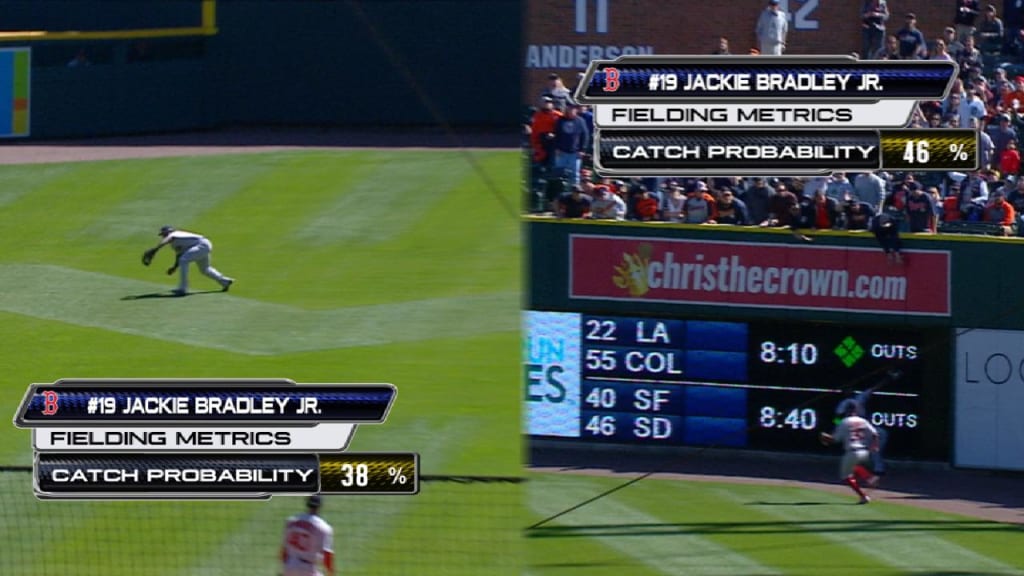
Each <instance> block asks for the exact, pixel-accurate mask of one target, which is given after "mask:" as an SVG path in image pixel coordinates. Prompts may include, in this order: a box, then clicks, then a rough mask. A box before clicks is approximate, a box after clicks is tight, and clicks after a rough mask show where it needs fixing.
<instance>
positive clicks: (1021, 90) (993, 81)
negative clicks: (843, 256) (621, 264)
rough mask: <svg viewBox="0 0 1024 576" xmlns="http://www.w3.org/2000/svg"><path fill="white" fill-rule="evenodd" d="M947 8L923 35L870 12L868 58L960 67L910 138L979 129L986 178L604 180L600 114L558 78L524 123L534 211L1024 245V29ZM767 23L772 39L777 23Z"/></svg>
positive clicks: (910, 19)
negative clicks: (965, 236) (1022, 239)
mask: <svg viewBox="0 0 1024 576" xmlns="http://www.w3.org/2000/svg"><path fill="white" fill-rule="evenodd" d="M943 1H947V2H950V5H951V7H950V21H949V22H946V23H926V27H925V28H919V27H918V23H917V17H916V15H914V14H909V13H908V14H905V15H904V18H903V20H904V22H903V25H902V26H901V27H900V28H899V29H898V30H897V31H896V32H894V33H891V32H889V28H890V25H889V23H890V19H891V12H890V9H891V6H890V5H889V3H887V2H886V1H885V0H866V1H864V3H863V11H862V22H861V24H862V29H863V45H862V47H861V50H862V52H861V53H871V54H872V56H871V58H872V59H890V60H891V59H936V60H952V61H955V62H957V63H958V64H959V65H960V76H959V77H958V78H957V79H956V80H955V82H954V85H953V88H952V90H951V91H950V93H949V95H948V97H947V98H946V99H944V100H941V101H935V102H920V103H919V105H918V107H917V109H916V110H915V113H914V115H913V118H912V121H911V124H910V125H909V126H908V127H910V128H950V127H953V128H957V127H963V128H967V127H969V128H973V129H975V130H978V131H979V138H980V150H979V156H980V169H979V170H977V171H973V172H970V173H959V172H902V173H900V172H892V173H887V172H868V173H861V174H851V175H847V174H843V173H835V174H833V175H832V176H831V177H820V178H764V177H752V178H740V177H731V178H730V177H722V178H698V177H692V176H690V177H688V176H686V175H685V174H681V175H679V176H676V177H661V178H653V177H652V178H633V179H628V180H619V179H611V178H600V177H598V176H597V175H596V174H595V173H594V172H593V170H592V166H593V163H592V162H593V158H592V150H593V140H592V134H593V131H594V123H593V113H592V111H591V110H590V109H589V108H588V107H587V106H582V105H579V104H578V103H576V102H575V101H574V100H573V96H572V95H573V90H572V89H570V88H568V87H566V85H565V83H564V81H563V79H562V78H561V77H559V76H558V75H557V74H551V75H550V76H549V79H548V85H547V86H546V87H545V89H544V90H543V93H542V94H541V95H540V102H539V103H538V105H537V106H536V107H531V108H530V109H529V110H528V114H527V117H526V118H525V119H524V149H525V150H527V151H528V153H529V156H530V162H529V163H530V167H531V169H530V188H531V191H530V195H531V197H530V199H529V203H530V211H531V212H535V213H551V214H553V215H555V216H557V217H562V218H592V219H610V220H637V221H651V222H679V223H688V224H709V225H710V224H717V225H740V226H764V227H788V228H790V229H792V230H793V231H794V233H795V234H798V231H799V230H804V229H807V230H813V229H819V230H821V229H830V230H871V231H874V232H875V233H876V235H879V236H880V241H881V240H882V239H883V237H884V236H885V235H886V234H888V233H889V232H890V231H891V232H892V233H896V232H911V233H923V234H928V233H935V232H969V233H990V234H1001V235H1018V234H1020V235H1022V236H1024V178H1021V155H1020V149H1021V147H1022V145H1024V141H1022V137H1024V64H1022V62H1024V30H1007V29H1006V27H1004V25H1003V22H1002V20H1001V19H1000V18H999V15H998V12H997V10H996V8H995V6H994V5H991V4H990V5H986V6H981V5H980V4H979V2H978V1H977V0H943ZM768 4H769V5H768V7H767V8H766V11H771V12H773V13H777V11H778V10H779V8H778V3H777V2H773V1H769V2H768ZM1022 18H1024V16H1022ZM758 21H759V23H760V24H759V25H758V28H759V30H760V29H761V28H764V27H768V24H765V22H766V21H771V17H767V18H766V17H762V18H760V19H759V20H758ZM769 28H770V29H771V31H772V33H773V34H776V36H774V37H773V39H772V42H774V43H776V44H779V43H781V44H782V46H785V31H782V32H779V31H778V30H777V27H769ZM780 33H781V34H782V36H781V37H779V36H777V34H780ZM715 46H716V48H715V49H714V50H713V51H712V53H713V54H729V53H730V51H729V40H728V38H726V37H720V38H717V39H716V40H715ZM757 52H758V50H752V51H751V53H757ZM786 53H790V52H788V51H787V52H786ZM578 79H579V77H577V80H578ZM798 236H801V237H803V238H805V239H806V237H804V236H802V234H798ZM883 245H884V243H883ZM887 252H888V250H887ZM897 252H898V251H897Z"/></svg>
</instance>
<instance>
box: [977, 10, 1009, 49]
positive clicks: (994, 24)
mask: <svg viewBox="0 0 1024 576" xmlns="http://www.w3.org/2000/svg"><path fill="white" fill-rule="evenodd" d="M976 35H977V37H978V40H977V43H978V49H980V50H981V53H982V55H998V54H1000V53H1002V51H1003V40H1004V38H1003V35H1004V31H1003V21H1002V20H1001V19H1000V18H998V17H997V16H996V7H995V5H993V4H989V5H988V6H985V11H984V12H983V13H982V20H981V24H979V25H978V31H977V34H976Z"/></svg>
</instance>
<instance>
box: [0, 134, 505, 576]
mask: <svg viewBox="0 0 1024 576" xmlns="http://www.w3.org/2000/svg"><path fill="white" fill-rule="evenodd" d="M474 155H475V156H476V160H477V162H478V164H479V165H480V166H482V168H483V170H486V171H487V173H488V176H489V178H490V179H491V180H493V181H495V182H497V184H498V186H499V187H500V190H499V191H498V192H497V193H499V194H504V195H506V197H507V199H509V200H511V201H513V203H514V199H515V198H517V197H518V178H519V167H518V161H519V157H518V155H517V154H516V153H514V152H513V153H504V152H474ZM0 182H2V183H4V184H3V187H2V188H0V209H2V210H3V225H2V229H0V326H3V332H4V334H5V335H6V338H4V343H3V348H2V349H0V366H3V368H4V378H3V381H2V383H0V414H8V416H9V417H11V416H13V414H14V410H15V408H16V406H17V403H18V401H19V400H20V399H21V396H22V395H23V393H24V390H25V387H26V386H27V385H28V384H29V383H32V382H47V381H52V380H56V379H58V378H62V377H91V378H103V377H113V378H126V377H174V378H199V377H203V378H243V377H259V378H270V377H286V378H290V379H293V380H295V381H298V382H391V383H394V384H395V385H396V386H397V387H398V390H399V393H398V397H397V400H396V403H395V406H394V408H393V409H392V411H391V414H390V417H389V419H388V422H387V423H386V424H384V425H373V426H363V427H361V428H360V429H359V430H358V431H357V432H356V435H355V438H354V440H353V442H352V445H351V447H350V450H355V451H360V450H389V451H416V452H419V453H420V454H421V457H422V458H421V463H422V472H423V473H425V474H464V475H470V474H472V475H501V476H515V475H519V474H520V473H521V457H520V442H519V429H520V427H519V403H520V398H519V390H520V387H519V385H518V383H519V367H518V357H517V354H516V352H517V350H518V322H519V314H518V308H519V299H518V289H519V253H520V246H519V237H518V229H519V224H518V220H517V218H515V217H514V216H513V215H510V214H508V213H507V212H506V211H505V210H504V208H503V207H502V205H501V203H499V202H498V201H497V199H496V198H494V197H493V196H492V194H493V193H494V192H492V191H489V190H487V189H486V187H485V184H484V181H483V179H482V178H481V177H480V175H479V174H477V173H475V172H474V171H473V170H472V169H471V167H470V165H469V163H467V162H466V159H465V158H464V157H462V153H459V152H452V151H389V152H380V151H344V152H340V151H339V152H333V151H315V152H283V153H265V154H253V155H225V156H207V157H190V158H166V159H145V160H124V161H107V162H90V163H74V164H55V165H32V166H28V165H26V166H2V167H0ZM163 224H173V225H175V226H178V227H180V228H184V229H189V230H194V231H197V232H200V233H203V234H205V235H207V236H208V237H209V238H210V239H211V240H212V242H213V244H214V252H213V263H214V265H215V266H216V267H218V268H219V269H220V270H221V271H222V272H224V273H225V274H228V275H230V276H233V277H235V278H236V279H237V280H238V282H237V284H236V285H235V286H234V287H233V288H232V290H231V292H230V293H228V294H221V293H211V294H198V295H194V296H191V297H188V298H181V299H173V298H146V299H137V300H124V299H123V298H125V297H126V296H136V295H140V294H148V293H154V292H159V291H163V290H168V289H170V288H173V287H174V283H175V281H176V278H169V277H167V276H165V275H164V274H163V270H164V269H165V268H166V267H167V266H169V265H170V261H171V256H170V255H169V254H167V253H164V252H161V254H160V255H159V256H158V257H157V259H156V261H155V262H154V265H153V266H152V267H150V268H145V267H143V266H142V265H141V264H140V262H139V257H140V255H141V253H142V251H143V250H144V249H145V248H147V247H149V246H152V245H153V244H155V243H156V240H157V237H156V231H157V229H159V227H160V226H161V225H163ZM215 288H217V286H216V285H215V284H214V283H213V282H212V281H211V280H209V279H207V278H205V277H203V276H201V275H199V274H197V273H193V274H192V289H193V290H199V291H201V290H210V289H215ZM30 463H31V451H30V438H29V433H28V432H27V431H19V430H15V429H13V428H9V429H8V431H7V432H5V433H4V434H2V435H0V465H27V464H30ZM519 493H520V488H519V487H518V486H514V485H494V486H483V487H476V486H472V485H454V484H449V483H426V484H424V486H423V493H422V494H420V495H418V496H415V497H391V498H382V497H338V498H331V499H329V500H328V503H327V505H326V506H325V510H324V514H325V517H327V518H328V520H330V521H332V523H333V524H334V525H335V528H336V530H337V531H338V549H339V563H340V564H341V565H342V566H347V568H348V570H346V571H345V572H343V573H353V574H376V573H394V572H395V571H402V570H406V571H412V572H415V573H419V574H451V573H467V574H469V573H481V572H480V570H484V571H485V572H490V573H493V572H501V571H502V570H508V571H510V572H514V569H512V568H510V566H515V565H516V563H517V562H518V555H517V554H516V552H515V549H516V543H517V541H518V532H517V531H518V529H519V527H520V526H521V522H520V521H518V520H517V517H518V515H519V514H520V510H521V508H520V506H519V502H520V497H519ZM488 501H493V502H497V503H498V505H496V506H492V507H490V508H489V507H488V506H487V502H488ZM298 504H299V502H298V501H297V500H295V499H291V498H286V497H278V498H275V499H274V500H272V501H270V502H255V503H181V504H172V503H157V502H144V503H138V502H129V503H69V502H37V501H35V499H34V498H33V497H32V495H31V487H30V484H28V475H27V474H18V473H0V508H2V509H3V511H2V512H0V542H3V543H4V548H5V550H4V552H3V553H0V574H5V575H6V574H17V575H23V574H24V575H40V576H41V575H48V574H60V575H61V576H64V575H78V574H97V575H104V576H116V575H119V574H126V575H128V574H131V575H145V574H157V575H168V576H172V575H173V576H178V575H196V574H199V575H206V574H210V575H212V574H246V575H248V574H272V573H275V572H274V570H275V569H276V563H275V560H274V558H275V555H276V551H277V545H278V539H279V538H280V526H281V523H282V522H283V521H284V519H285V518H286V517H287V515H289V514H291V513H294V512H296V511H297V510H298V509H299V508H300V507H299V506H298ZM457 545H458V546H457ZM456 546H457V547H458V548H459V550H458V552H457V553H456V552H451V553H446V552H444V551H446V550H451V549H452V548H453V547H456ZM409 547H414V548H415V549H418V550H421V551H420V552H419V553H414V554H409V553H407V552H406V551H405V549H407V548H409ZM499 548H500V549H502V550H507V551H508V554H495V553H494V550H496V549H499ZM430 551H436V552H430Z"/></svg>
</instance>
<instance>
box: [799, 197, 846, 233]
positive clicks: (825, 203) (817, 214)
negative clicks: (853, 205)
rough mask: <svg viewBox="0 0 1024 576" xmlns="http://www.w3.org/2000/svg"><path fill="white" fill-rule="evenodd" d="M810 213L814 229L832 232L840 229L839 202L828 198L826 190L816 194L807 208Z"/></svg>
mask: <svg viewBox="0 0 1024 576" xmlns="http://www.w3.org/2000/svg"><path fill="white" fill-rule="evenodd" d="M805 210H806V211H807V212H808V216H809V220H810V224H811V227H812V228H815V229H818V230H832V229H834V228H839V216H840V214H841V212H840V208H839V201H837V200H836V199H835V198H832V197H831V196H828V195H827V194H826V193H825V191H824V190H818V191H816V192H815V193H814V199H813V201H812V202H811V203H810V204H809V205H807V206H806V207H805Z"/></svg>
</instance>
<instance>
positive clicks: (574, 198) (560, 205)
mask: <svg viewBox="0 0 1024 576" xmlns="http://www.w3.org/2000/svg"><path fill="white" fill-rule="evenodd" d="M590 209H591V199H590V196H587V195H586V194H584V193H583V187H582V186H580V185H578V184H577V185H575V186H573V187H572V190H570V191H569V192H566V193H564V194H562V195H561V196H559V197H558V200H556V206H555V214H557V215H558V217H559V218H587V217H588V216H590Z"/></svg>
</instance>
